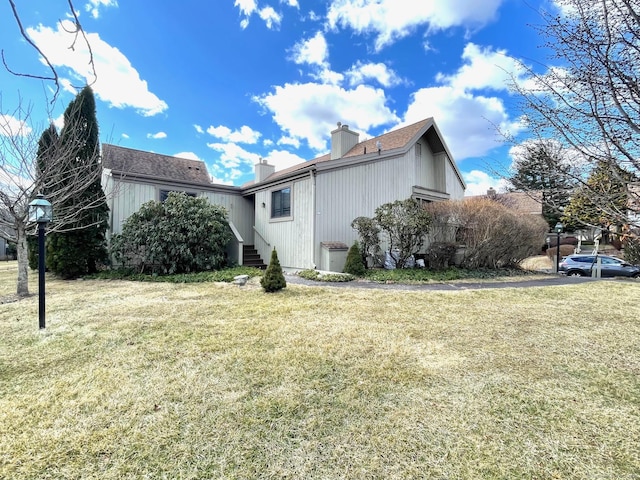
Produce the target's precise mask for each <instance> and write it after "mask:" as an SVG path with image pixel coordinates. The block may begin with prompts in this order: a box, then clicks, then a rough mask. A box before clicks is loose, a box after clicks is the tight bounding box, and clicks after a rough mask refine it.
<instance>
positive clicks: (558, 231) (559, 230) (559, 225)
mask: <svg viewBox="0 0 640 480" xmlns="http://www.w3.org/2000/svg"><path fill="white" fill-rule="evenodd" d="M553 230H554V231H555V232H556V235H557V236H556V273H560V234H561V233H562V230H564V225H562V223H560V222H558V223H556V226H555V227H553Z"/></svg>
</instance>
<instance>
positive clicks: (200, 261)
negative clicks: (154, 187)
mask: <svg viewBox="0 0 640 480" xmlns="http://www.w3.org/2000/svg"><path fill="white" fill-rule="evenodd" d="M230 239H231V229H230V228H229V223H228V220H227V212H226V210H225V209H224V207H222V206H219V205H212V204H211V203H209V201H208V200H207V199H206V198H204V197H190V196H189V195H186V194H184V193H177V192H171V193H169V195H168V197H167V199H166V200H165V201H164V202H155V201H152V202H147V203H145V204H144V205H142V207H140V210H138V211H137V212H136V213H134V214H133V215H131V216H130V217H129V218H128V219H127V221H126V222H125V223H124V225H123V227H122V233H121V234H120V235H114V236H113V237H112V239H111V253H112V254H113V257H114V260H115V262H116V265H118V266H121V267H126V268H135V269H136V270H137V271H138V272H140V273H158V274H163V275H164V274H170V275H172V274H176V273H190V272H202V271H208V270H216V269H219V268H222V267H224V266H225V265H226V263H225V262H226V260H225V249H226V246H227V244H228V243H229V240H230Z"/></svg>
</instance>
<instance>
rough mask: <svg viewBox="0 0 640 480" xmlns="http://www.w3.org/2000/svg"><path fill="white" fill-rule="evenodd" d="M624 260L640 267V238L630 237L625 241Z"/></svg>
mask: <svg viewBox="0 0 640 480" xmlns="http://www.w3.org/2000/svg"><path fill="white" fill-rule="evenodd" d="M624 259H625V261H627V262H629V263H631V264H633V265H640V237H629V238H628V239H626V240H625V241H624Z"/></svg>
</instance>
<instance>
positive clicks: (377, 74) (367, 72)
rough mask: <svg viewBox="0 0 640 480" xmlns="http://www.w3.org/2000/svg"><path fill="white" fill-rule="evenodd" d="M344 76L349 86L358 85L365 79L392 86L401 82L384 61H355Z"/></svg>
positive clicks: (384, 85)
mask: <svg viewBox="0 0 640 480" xmlns="http://www.w3.org/2000/svg"><path fill="white" fill-rule="evenodd" d="M346 76H347V79H348V80H349V84H350V85H351V86H354V85H360V84H362V83H365V82H366V81H367V80H375V81H377V82H378V83H379V84H380V85H382V86H383V87H393V86H395V85H400V84H401V83H403V80H402V79H401V78H400V77H399V76H398V74H397V73H396V72H394V71H393V70H392V69H390V68H389V67H387V66H386V65H385V64H384V63H363V62H357V63H356V64H355V65H353V66H352V67H351V68H350V69H349V71H347V72H346Z"/></svg>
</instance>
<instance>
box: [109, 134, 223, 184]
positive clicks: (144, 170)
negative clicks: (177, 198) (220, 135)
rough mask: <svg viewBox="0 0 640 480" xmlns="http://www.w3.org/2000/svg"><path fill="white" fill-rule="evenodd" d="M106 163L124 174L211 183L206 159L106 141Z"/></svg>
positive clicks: (113, 169) (110, 167)
mask: <svg viewBox="0 0 640 480" xmlns="http://www.w3.org/2000/svg"><path fill="white" fill-rule="evenodd" d="M102 166H103V167H104V168H108V169H110V170H112V171H113V172H116V173H118V174H121V175H124V176H126V175H132V176H136V175H138V176H139V175H143V176H147V177H153V178H157V179H164V180H168V181H179V182H188V183H196V184H202V185H211V180H210V179H209V173H208V172H207V167H206V165H205V163H204V162H202V161H199V160H190V159H187V158H178V157H171V156H169V155H162V154H159V153H152V152H144V151H142V150H134V149H132V148H125V147H119V146H117V145H111V144H108V143H103V144H102Z"/></svg>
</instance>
